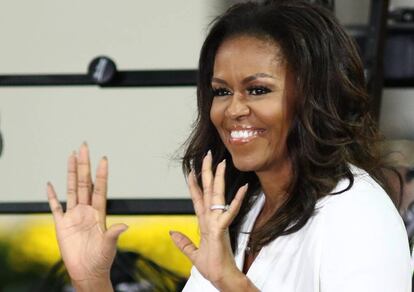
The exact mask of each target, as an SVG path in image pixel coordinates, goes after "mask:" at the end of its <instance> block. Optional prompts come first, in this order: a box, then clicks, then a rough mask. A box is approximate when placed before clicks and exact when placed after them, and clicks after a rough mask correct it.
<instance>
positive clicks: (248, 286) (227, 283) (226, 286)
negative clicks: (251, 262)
mask: <svg viewBox="0 0 414 292" xmlns="http://www.w3.org/2000/svg"><path fill="white" fill-rule="evenodd" d="M212 284H213V285H214V286H215V287H216V288H217V289H218V290H220V292H232V291H244V292H250V291H255V292H256V291H259V289H257V288H256V286H255V285H254V284H253V283H252V281H250V279H249V278H248V277H247V276H246V275H245V274H243V273H242V272H241V271H239V270H237V272H234V273H233V274H232V275H227V276H224V277H222V278H221V279H220V280H218V281H215V282H214V283H212Z"/></svg>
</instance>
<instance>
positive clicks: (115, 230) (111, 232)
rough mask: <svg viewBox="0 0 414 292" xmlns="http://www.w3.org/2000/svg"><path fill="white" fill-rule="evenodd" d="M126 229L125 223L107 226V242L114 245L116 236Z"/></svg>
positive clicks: (116, 239)
mask: <svg viewBox="0 0 414 292" xmlns="http://www.w3.org/2000/svg"><path fill="white" fill-rule="evenodd" d="M127 229H128V225H126V224H115V225H112V226H111V227H109V229H108V230H107V231H106V232H105V237H106V238H107V239H108V240H109V242H110V243H111V244H113V245H116V242H117V241H118V237H119V236H120V235H121V233H123V232H125V231H126V230H127Z"/></svg>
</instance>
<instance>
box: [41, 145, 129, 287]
mask: <svg viewBox="0 0 414 292" xmlns="http://www.w3.org/2000/svg"><path fill="white" fill-rule="evenodd" d="M107 178H108V162H107V160H106V158H104V159H102V160H101V161H100V163H99V166H98V169H97V172H96V180H95V185H93V184H92V179H91V175H90V163H89V153H88V148H87V146H86V145H82V147H81V149H80V151H79V155H78V156H76V155H72V156H71V157H70V158H69V161H68V199H67V210H66V212H63V210H62V207H61V205H60V203H59V201H58V200H57V196H56V193H55V191H54V189H53V186H52V185H51V184H49V185H48V199H49V204H50V207H51V210H52V213H53V218H54V221H55V227H56V236H57V239H58V244H59V248H60V252H61V255H62V258H63V261H64V263H65V266H66V269H67V270H68V273H69V275H70V277H71V279H72V280H74V281H84V280H91V279H100V278H105V277H109V271H110V268H111V264H112V262H113V260H114V257H115V253H116V242H117V239H118V236H119V235H120V233H122V232H123V231H125V230H126V227H127V226H126V225H123V224H119V225H115V226H112V227H111V228H109V229H108V230H107V229H106V223H105V221H106V190H107Z"/></svg>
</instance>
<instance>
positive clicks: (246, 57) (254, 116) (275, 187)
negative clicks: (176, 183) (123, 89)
mask: <svg viewBox="0 0 414 292" xmlns="http://www.w3.org/2000/svg"><path fill="white" fill-rule="evenodd" d="M293 80H294V76H293V74H292V73H291V72H290V70H289V68H288V66H287V63H286V62H285V60H284V58H283V55H282V54H281V49H280V47H279V45H278V44H277V43H275V42H269V41H266V40H263V39H258V38H255V37H252V36H237V37H234V38H230V39H228V40H226V41H225V42H223V44H222V45H221V46H220V48H219V50H218V52H217V54H216V59H215V64H214V74H213V78H212V88H213V90H214V92H215V97H214V99H213V104H212V107H211V109H210V118H211V121H212V123H213V124H214V126H215V128H216V129H217V131H218V133H219V135H220V138H221V140H222V141H223V143H224V145H225V147H226V148H227V150H228V151H229V152H230V154H231V156H232V162H233V164H234V165H235V167H236V168H237V169H239V170H241V171H254V172H255V173H256V175H257V177H258V178H259V181H260V185H261V189H262V191H263V192H264V194H265V197H266V200H265V203H264V206H263V209H262V211H261V213H260V215H259V216H258V218H256V222H255V225H254V227H253V231H256V230H257V229H258V228H260V227H261V226H263V225H264V223H266V222H267V221H268V220H269V219H270V218H271V217H272V215H273V214H274V213H275V211H276V210H277V209H278V208H279V207H280V205H281V203H282V202H283V201H284V200H285V198H286V193H287V192H286V189H287V186H288V185H289V182H290V179H291V177H292V171H291V170H292V168H291V167H292V165H291V161H290V159H289V155H288V154H287V149H286V137H287V134H288V129H289V126H290V123H291V121H292V117H293V110H292V109H293V108H294V106H293V102H294V98H293V97H294V92H295V90H294V84H295V83H294V81H293ZM239 130H246V131H250V132H251V133H250V136H248V137H246V138H239V136H237V133H236V134H234V135H233V136H232V135H231V133H232V132H236V131H239ZM255 130H256V131H257V132H254V131H255ZM257 255H258V253H255V254H247V253H246V256H245V261H244V267H243V273H244V274H246V273H247V271H248V270H249V268H250V266H251V265H252V263H253V261H254V259H255V258H256V256H257Z"/></svg>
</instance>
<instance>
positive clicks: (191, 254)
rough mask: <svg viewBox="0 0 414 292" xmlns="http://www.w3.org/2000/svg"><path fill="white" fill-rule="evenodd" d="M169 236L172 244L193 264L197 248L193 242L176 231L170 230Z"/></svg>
mask: <svg viewBox="0 0 414 292" xmlns="http://www.w3.org/2000/svg"><path fill="white" fill-rule="evenodd" d="M170 236H171V239H172V241H173V242H174V244H175V245H176V246H177V247H178V248H179V249H180V251H181V252H182V253H183V254H184V255H186V256H187V257H188V258H189V260H190V261H191V262H192V263H193V264H194V260H195V257H196V253H197V250H198V248H197V247H196V246H195V245H194V243H193V242H192V241H191V240H190V239H189V238H188V237H187V236H185V235H184V234H182V233H181V232H178V231H170Z"/></svg>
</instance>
